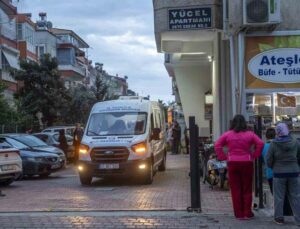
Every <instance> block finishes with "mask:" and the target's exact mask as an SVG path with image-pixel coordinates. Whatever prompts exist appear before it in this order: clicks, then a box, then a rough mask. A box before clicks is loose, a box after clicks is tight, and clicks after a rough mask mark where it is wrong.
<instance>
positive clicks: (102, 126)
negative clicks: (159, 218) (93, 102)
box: [87, 112, 147, 136]
mask: <svg viewBox="0 0 300 229" xmlns="http://www.w3.org/2000/svg"><path fill="white" fill-rule="evenodd" d="M146 124H147V114H146V113H140V112H109V113H96V114H93V115H92V116H91V119H90V121H89V125H88V130H87V134H88V135H89V136H107V135H140V134H144V133H145V130H146Z"/></svg>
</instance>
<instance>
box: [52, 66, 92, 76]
mask: <svg viewBox="0 0 300 229" xmlns="http://www.w3.org/2000/svg"><path fill="white" fill-rule="evenodd" d="M58 70H60V71H74V72H76V73H78V74H79V75H81V76H82V77H85V76H86V69H85V68H84V67H82V66H80V65H79V64H75V65H72V64H60V65H58Z"/></svg>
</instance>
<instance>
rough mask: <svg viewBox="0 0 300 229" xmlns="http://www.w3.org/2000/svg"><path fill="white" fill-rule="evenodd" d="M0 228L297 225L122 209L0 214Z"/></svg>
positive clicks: (169, 228) (181, 228) (163, 228)
mask: <svg viewBox="0 0 300 229" xmlns="http://www.w3.org/2000/svg"><path fill="white" fill-rule="evenodd" d="M0 228H1V229H2V228H3V229H4V228H5V229H16V228H24V229H29V228H30V229H33V228H39V229H41V228H45V229H50V228H61V229H64V228H95V229H96V228H101V229H121V228H161V229H177V228H178V229H188V228H190V229H196V228H212V229H214V228H220V229H229V228H243V229H247V228H249V229H250V228H256V229H258V228H259V229H260V228H289V229H290V228H299V227H295V226H294V224H293V222H292V221H291V220H290V219H289V220H288V222H287V223H286V224H285V225H283V226H278V225H276V224H274V223H273V222H272V218H269V217H256V218H255V219H253V220H250V221H238V220H235V219H234V218H233V217H231V216H225V215H220V214H210V215H209V214H196V213H187V212H183V211H154V212H153V211H152V212H151V211H146V212H145V211H138V212H134V211H129V212H128V211H127V212H126V211H125V212H124V211H123V212H68V213H62V212H60V213H59V212H58V213H48V212H40V213H19V214H17V213H8V214H3V213H2V214H0Z"/></svg>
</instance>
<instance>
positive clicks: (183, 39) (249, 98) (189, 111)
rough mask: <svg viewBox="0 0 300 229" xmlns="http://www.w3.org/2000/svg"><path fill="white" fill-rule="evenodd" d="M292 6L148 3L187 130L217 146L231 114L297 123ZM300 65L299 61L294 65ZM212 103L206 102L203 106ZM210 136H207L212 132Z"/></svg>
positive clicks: (263, 0) (252, 0) (274, 2)
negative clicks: (194, 128) (192, 124)
mask: <svg viewBox="0 0 300 229" xmlns="http://www.w3.org/2000/svg"><path fill="white" fill-rule="evenodd" d="M297 3H298V1H297V0H284V1H280V0H153V6H154V20H155V22H154V24H155V36H156V43H157V50H158V52H162V53H165V54H166V55H165V56H166V57H167V58H166V61H165V66H166V69H167V71H168V73H169V75H170V76H171V77H172V79H173V80H174V81H175V84H176V85H177V88H178V94H179V97H180V101H181V105H182V108H183V112H184V115H185V120H186V123H187V124H188V117H189V116H195V117H196V123H197V124H198V125H199V128H200V133H199V134H200V136H209V135H210V134H212V135H213V138H214V139H216V138H218V137H219V136H220V134H221V133H223V132H224V131H225V130H227V129H228V128H229V124H230V120H231V119H232V117H233V115H234V114H237V113H241V114H244V115H245V116H246V118H247V120H248V121H249V122H250V123H255V122H256V120H257V117H258V116H260V117H262V120H263V128H264V129H266V128H267V127H268V126H270V125H272V124H274V123H276V122H277V121H287V122H288V123H289V125H290V126H291V127H292V128H293V130H294V131H297V127H298V123H300V106H299V107H298V102H299V105H300V93H299V92H300V90H299V89H300V68H298V67H300V66H298V62H299V61H300V60H299V59H298V58H297V56H298V55H299V56H300V52H299V50H300V37H299V34H300V30H299V27H300V24H299V23H298V21H299V19H300V14H299V12H300V5H299V4H297ZM299 63H300V62H299ZM208 100H209V101H208ZM211 132H212V133H211Z"/></svg>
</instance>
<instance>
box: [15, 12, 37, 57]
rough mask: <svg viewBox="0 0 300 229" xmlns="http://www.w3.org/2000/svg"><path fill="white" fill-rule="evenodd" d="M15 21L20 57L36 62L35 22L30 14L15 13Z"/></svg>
mask: <svg viewBox="0 0 300 229" xmlns="http://www.w3.org/2000/svg"><path fill="white" fill-rule="evenodd" d="M16 21H17V41H18V49H19V51H20V59H25V60H30V61H35V62H37V60H38V58H37V54H36V32H35V23H34V22H33V21H32V20H31V14H17V16H16Z"/></svg>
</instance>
